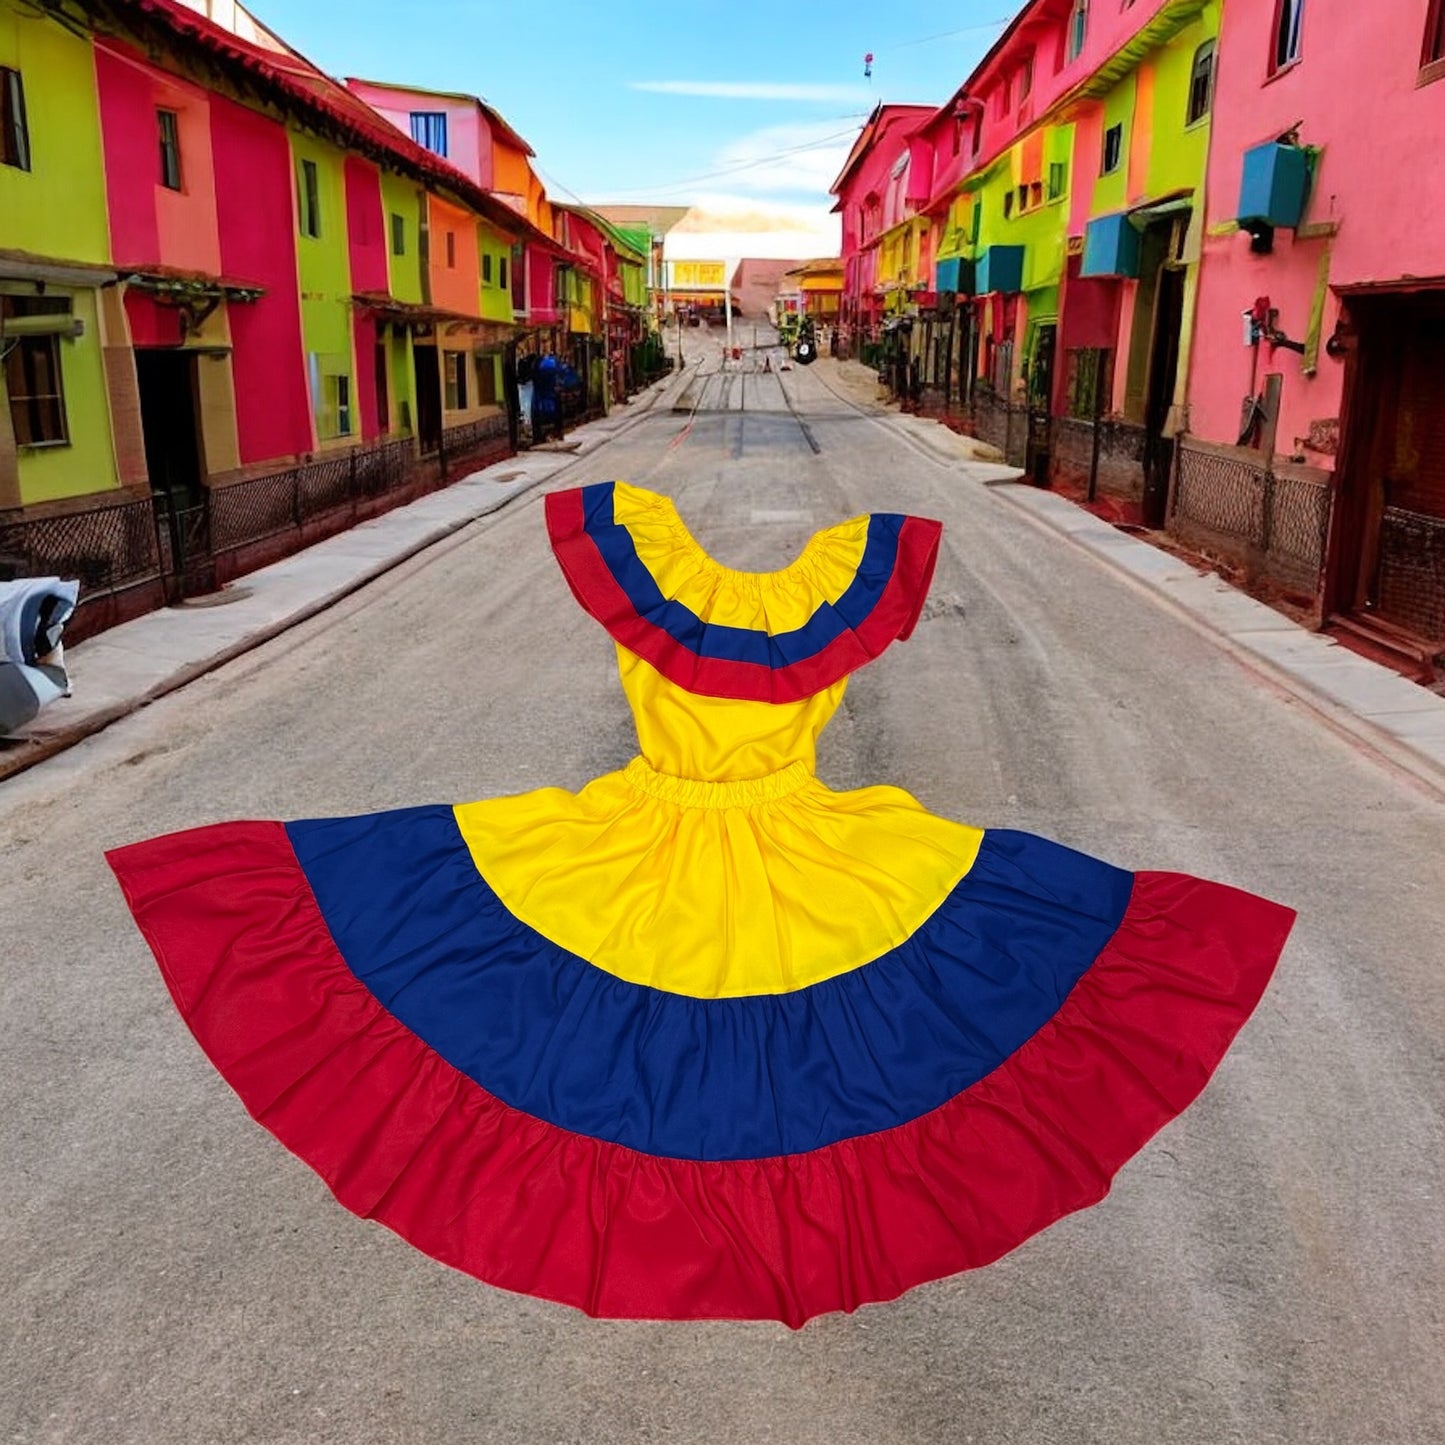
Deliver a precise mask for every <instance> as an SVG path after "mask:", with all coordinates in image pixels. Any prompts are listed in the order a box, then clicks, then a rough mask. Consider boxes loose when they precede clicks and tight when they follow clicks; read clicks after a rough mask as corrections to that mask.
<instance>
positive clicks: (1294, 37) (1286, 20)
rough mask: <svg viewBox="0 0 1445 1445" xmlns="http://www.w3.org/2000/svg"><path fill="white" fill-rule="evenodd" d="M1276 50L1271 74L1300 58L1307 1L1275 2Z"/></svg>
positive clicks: (1272, 58)
mask: <svg viewBox="0 0 1445 1445" xmlns="http://www.w3.org/2000/svg"><path fill="white" fill-rule="evenodd" d="M1275 6H1276V8H1275V12H1274V49H1273V51H1272V53H1271V54H1270V57H1269V73H1270V74H1271V75H1273V74H1274V73H1275V71H1277V70H1283V69H1284V68H1285V66H1287V65H1293V64H1294V63H1295V61H1297V60H1298V59H1299V57H1300V29H1301V27H1302V26H1303V24H1304V17H1305V0H1275Z"/></svg>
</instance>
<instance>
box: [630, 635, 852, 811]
mask: <svg viewBox="0 0 1445 1445" xmlns="http://www.w3.org/2000/svg"><path fill="white" fill-rule="evenodd" d="M617 666H618V670H619V671H620V672H621V674H622V688H623V691H624V692H625V693H626V694H627V701H628V703H629V704H630V705H631V707H632V717H633V721H634V722H635V723H636V724H637V741H638V744H639V746H640V749H641V752H642V756H643V757H644V758H646V759H647V761H648V763H649V764H650V765H651V766H652V767H653V768H655V769H656V770H657V771H658V772H659V773H669V774H671V775H672V776H673V777H677V778H695V779H700V780H703V781H706V782H719V783H732V782H739V781H741V780H743V779H746V778H762V777H766V776H767V775H768V774H769V773H776V772H779V771H781V770H782V769H783V768H786V767H787V766H789V764H791V763H802V764H803V765H804V766H805V767H806V768H807V769H808V771H809V772H812V771H813V766H814V758H815V756H816V744H817V741H818V734H819V733H820V732H822V731H823V728H824V727H825V726H826V725H827V722H828V719H829V718H830V717H832V716H833V713H834V712H835V711H836V710H837V707H838V704H839V703H840V702H841V701H842V700H843V692H844V690H845V689H846V688H847V686H848V679H847V678H846V677H845V678H842V679H840V680H839V681H838V682H835V683H834V684H833V685H832V687H827V688H824V689H823V691H822V692H818V693H814V694H813V696H812V697H809V698H804V699H803V700H802V701H801V702H785V703H773V702H745V701H741V700H739V699H736V698H728V697H703V696H701V695H700V694H697V693H691V692H688V691H687V690H686V689H685V688H681V687H678V686H677V684H676V683H672V682H669V681H668V680H667V679H666V678H665V677H663V675H662V674H661V673H660V672H658V671H657V670H656V669H655V668H654V667H652V666H651V664H649V663H646V662H643V661H642V659H641V658H638V657H635V656H633V654H632V653H630V652H629V651H628V650H627V649H626V648H625V647H622V646H621V645H620V644H619V646H618V648H617Z"/></svg>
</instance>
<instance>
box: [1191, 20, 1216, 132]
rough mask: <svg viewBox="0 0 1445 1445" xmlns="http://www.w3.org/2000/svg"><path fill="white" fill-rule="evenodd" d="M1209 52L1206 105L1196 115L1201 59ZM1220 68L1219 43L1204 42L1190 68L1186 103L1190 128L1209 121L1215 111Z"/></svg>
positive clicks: (1205, 89)
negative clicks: (1216, 78)
mask: <svg viewBox="0 0 1445 1445" xmlns="http://www.w3.org/2000/svg"><path fill="white" fill-rule="evenodd" d="M1206 51H1207V52H1208V60H1209V77H1208V80H1207V82H1206V84H1205V87H1204V103H1203V105H1201V106H1200V108H1199V110H1198V112H1197V113H1196V111H1195V109H1194V100H1195V94H1196V87H1197V85H1198V82H1199V62H1200V58H1201V57H1203V56H1204V55H1205V52H1206ZM1218 67H1219V42H1218V41H1217V40H1214V39H1212V38H1211V39H1209V40H1205V41H1203V42H1202V43H1201V44H1200V46H1199V48H1198V49H1197V50H1196V51H1195V52H1194V60H1193V62H1192V63H1191V65H1190V67H1189V93H1188V96H1187V97H1186V99H1185V102H1184V124H1185V127H1186V128H1188V127H1189V126H1191V125H1198V124H1199V122H1200V121H1202V120H1207V119H1208V118H1209V116H1210V115H1211V114H1212V113H1213V111H1214V78H1215V74H1216V72H1217V70H1218Z"/></svg>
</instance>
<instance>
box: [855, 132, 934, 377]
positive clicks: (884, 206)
mask: <svg viewBox="0 0 1445 1445" xmlns="http://www.w3.org/2000/svg"><path fill="white" fill-rule="evenodd" d="M932 114H933V109H932V107H931V106H922V105H878V106H877V107H875V108H874V110H873V113H872V115H870V116H869V117H868V120H867V122H866V123H865V124H864V126H863V129H862V131H861V132H860V133H859V136H858V139H857V140H856V141H855V142H854V143H853V148H852V150H851V151H850V152H849V154H848V158H847V159H846V160H845V161H844V163H843V169H842V170H841V171H840V172H839V173H838V177H837V179H836V180H835V181H834V182H833V185H832V191H833V194H834V195H836V196H837V197H838V200H837V204H836V205H835V206H834V207H833V209H834V210H835V211H838V212H840V213H841V215H842V262H843V295H842V300H841V302H840V318H841V332H842V342H843V346H844V348H845V350H851V351H852V353H853V354H854V355H862V356H865V358H866V357H867V356H869V355H870V354H871V353H870V351H869V348H871V347H872V346H874V345H876V342H877V340H878V333H879V328H880V326H881V323H882V320H883V316H884V311H885V297H886V296H887V295H889V294H890V293H892V294H894V296H895V299H893V300H892V301H891V302H890V303H889V304H891V306H892V307H893V308H894V309H895V310H897V309H899V307H900V306H901V304H902V303H901V302H900V301H899V300H898V299H897V296H896V293H899V292H900V291H901V293H902V295H903V296H904V297H906V294H907V285H906V275H907V270H906V268H905V266H904V262H903V255H902V252H903V247H904V245H905V241H904V234H905V233H906V232H907V228H908V225H909V221H910V219H911V216H912V214H913V213H912V210H911V208H909V206H908V204H907V202H906V196H907V191H908V186H907V180H906V178H905V172H906V170H907V168H908V165H909V160H910V154H909V148H908V142H909V138H910V137H911V136H912V135H913V133H914V132H915V131H917V130H918V129H919V127H921V126H922V125H923V124H924V123H925V122H926V121H927V120H928V119H929V117H930V116H931V115H932ZM885 238H887V254H886V256H885V255H883V254H882V253H883V249H884V241H885Z"/></svg>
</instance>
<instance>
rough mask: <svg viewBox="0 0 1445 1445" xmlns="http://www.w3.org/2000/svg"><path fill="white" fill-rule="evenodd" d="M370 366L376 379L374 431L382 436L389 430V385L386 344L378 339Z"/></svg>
mask: <svg viewBox="0 0 1445 1445" xmlns="http://www.w3.org/2000/svg"><path fill="white" fill-rule="evenodd" d="M358 359H359V358H358ZM371 364H372V371H373V374H374V376H375V378H376V429H377V431H379V432H380V433H382V435H383V436H384V435H385V434H386V433H387V432H389V431H390V430H391V385H390V382H389V380H388V377H387V364H386V342H385V341H384V340H382V339H381V338H380V337H378V338H377V341H376V345H375V347H374V348H373V350H372V358H371Z"/></svg>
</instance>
